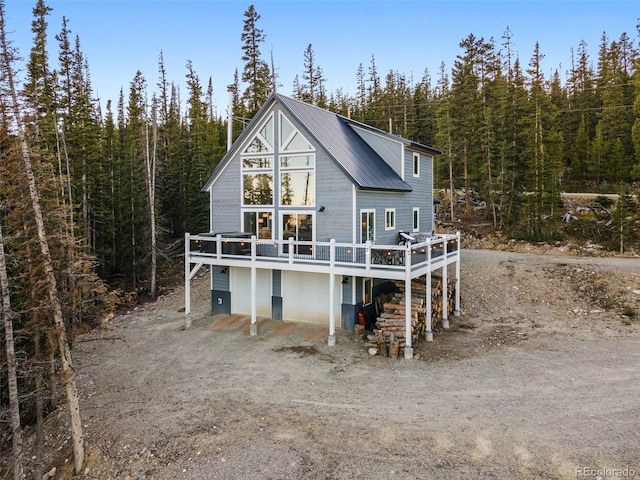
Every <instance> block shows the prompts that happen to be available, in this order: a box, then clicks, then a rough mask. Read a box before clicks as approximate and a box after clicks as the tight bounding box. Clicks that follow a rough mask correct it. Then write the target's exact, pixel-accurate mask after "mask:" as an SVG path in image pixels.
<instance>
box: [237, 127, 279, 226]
mask: <svg viewBox="0 0 640 480" xmlns="http://www.w3.org/2000/svg"><path fill="white" fill-rule="evenodd" d="M273 123H274V119H273V115H271V116H269V118H268V119H267V120H266V121H265V122H264V123H263V124H262V126H261V127H260V128H259V129H258V130H257V131H256V133H255V134H254V135H253V137H252V138H251V141H250V142H249V143H248V144H247V147H246V148H245V149H244V150H243V152H242V205H243V206H254V205H268V206H271V205H273V161H274V157H273V145H274V134H273V130H274V129H273ZM269 154H271V155H269ZM247 213H251V212H247ZM253 214H255V212H253ZM245 220H246V219H245ZM245 225H247V223H246V221H245ZM248 231H256V233H257V230H255V229H254V230H248Z"/></svg>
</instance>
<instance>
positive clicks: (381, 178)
mask: <svg viewBox="0 0 640 480" xmlns="http://www.w3.org/2000/svg"><path fill="white" fill-rule="evenodd" d="M272 100H275V101H277V102H278V103H279V104H280V105H282V107H283V108H284V109H285V110H286V111H287V112H288V113H289V114H291V115H292V116H293V117H295V118H296V120H297V121H298V122H299V123H301V124H302V125H304V127H305V129H306V134H308V135H310V136H311V137H312V138H313V139H314V140H315V141H316V142H317V143H318V144H319V145H320V146H321V147H322V148H323V149H324V150H325V151H326V152H327V153H328V154H329V155H330V156H331V157H332V158H333V159H334V160H335V161H336V162H337V163H338V165H339V166H340V167H341V169H342V170H343V171H344V172H345V174H346V175H347V176H349V177H350V178H351V179H352V180H353V182H354V183H355V184H356V186H357V187H358V188H361V189H368V190H387V191H397V192H410V191H412V188H411V186H410V185H409V184H408V183H406V182H405V181H404V180H402V178H401V177H400V175H398V174H397V173H396V171H395V170H394V169H393V168H392V167H391V166H390V165H389V164H388V163H387V162H385V161H384V159H382V157H380V155H378V154H377V153H376V152H375V150H373V148H371V146H370V145H369V144H368V143H367V142H365V141H364V139H363V138H362V137H361V136H360V135H358V134H357V133H356V132H355V131H354V130H353V128H351V125H357V126H359V127H363V128H366V129H367V130H370V131H373V132H376V133H379V134H380V135H382V136H386V137H389V138H390V140H394V141H396V142H399V143H403V144H404V145H406V146H409V147H411V148H414V149H417V150H420V151H423V152H425V153H429V154H439V153H441V152H439V151H438V150H435V149H432V148H430V147H427V146H424V145H420V144H416V143H413V142H410V141H409V140H406V139H404V138H401V137H398V136H395V135H391V134H389V133H387V132H384V131H382V130H378V129H376V128H373V127H370V126H368V125H364V124H361V123H359V122H355V121H353V120H350V119H348V118H346V117H343V116H341V115H338V114H336V113H332V112H329V111H328V110H323V109H321V108H319V107H316V106H313V105H310V104H308V103H304V102H301V101H299V100H295V99H293V98H290V97H286V96H284V95H280V94H278V93H274V94H272V96H271V97H270V98H269V100H268V101H267V102H265V105H264V106H263V108H262V109H261V110H260V112H258V114H257V115H256V116H255V117H254V121H256V120H259V118H260V117H261V114H262V112H263V111H264V110H265V108H267V107H268V106H269V105H270V104H271V101H272ZM254 121H252V122H251V123H252V124H253V123H254ZM251 126H252V125H249V128H247V129H246V130H245V132H244V133H245V134H246V133H247V131H249V130H251ZM245 136H246V135H241V136H240V138H239V139H238V140H237V142H241V141H242V140H243V139H244V137H245ZM234 150H235V149H232V150H231V151H230V152H228V153H227V155H226V156H225V158H223V160H222V161H221V162H220V164H219V165H218V167H217V168H216V169H215V171H214V172H213V173H212V175H211V177H210V178H209V180H207V182H206V183H205V185H204V187H203V190H207V189H208V188H209V187H210V186H211V183H212V182H213V180H214V178H215V176H216V174H217V172H218V171H219V170H220V169H222V168H224V165H225V164H226V163H227V162H228V161H229V159H230V154H233V153H234Z"/></svg>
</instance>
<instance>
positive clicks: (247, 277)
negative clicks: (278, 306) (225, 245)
mask: <svg viewBox="0 0 640 480" xmlns="http://www.w3.org/2000/svg"><path fill="white" fill-rule="evenodd" d="M230 274H231V279H230V281H231V312H232V313H237V314H241V315H251V269H249V268H231V271H230ZM256 314H257V315H259V316H261V317H271V270H263V269H260V268H258V269H256Z"/></svg>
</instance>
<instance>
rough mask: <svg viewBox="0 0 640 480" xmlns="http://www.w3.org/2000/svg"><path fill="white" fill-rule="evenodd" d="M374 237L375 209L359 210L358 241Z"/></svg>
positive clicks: (372, 239) (372, 240) (361, 241)
mask: <svg viewBox="0 0 640 480" xmlns="http://www.w3.org/2000/svg"><path fill="white" fill-rule="evenodd" d="M375 239H376V211H375V210H360V243H365V242H367V241H370V242H371V243H374V242H375Z"/></svg>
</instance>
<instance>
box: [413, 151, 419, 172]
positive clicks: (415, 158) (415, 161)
mask: <svg viewBox="0 0 640 480" xmlns="http://www.w3.org/2000/svg"><path fill="white" fill-rule="evenodd" d="M413 176H414V177H419V176H420V154H419V153H415V152H414V154H413Z"/></svg>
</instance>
